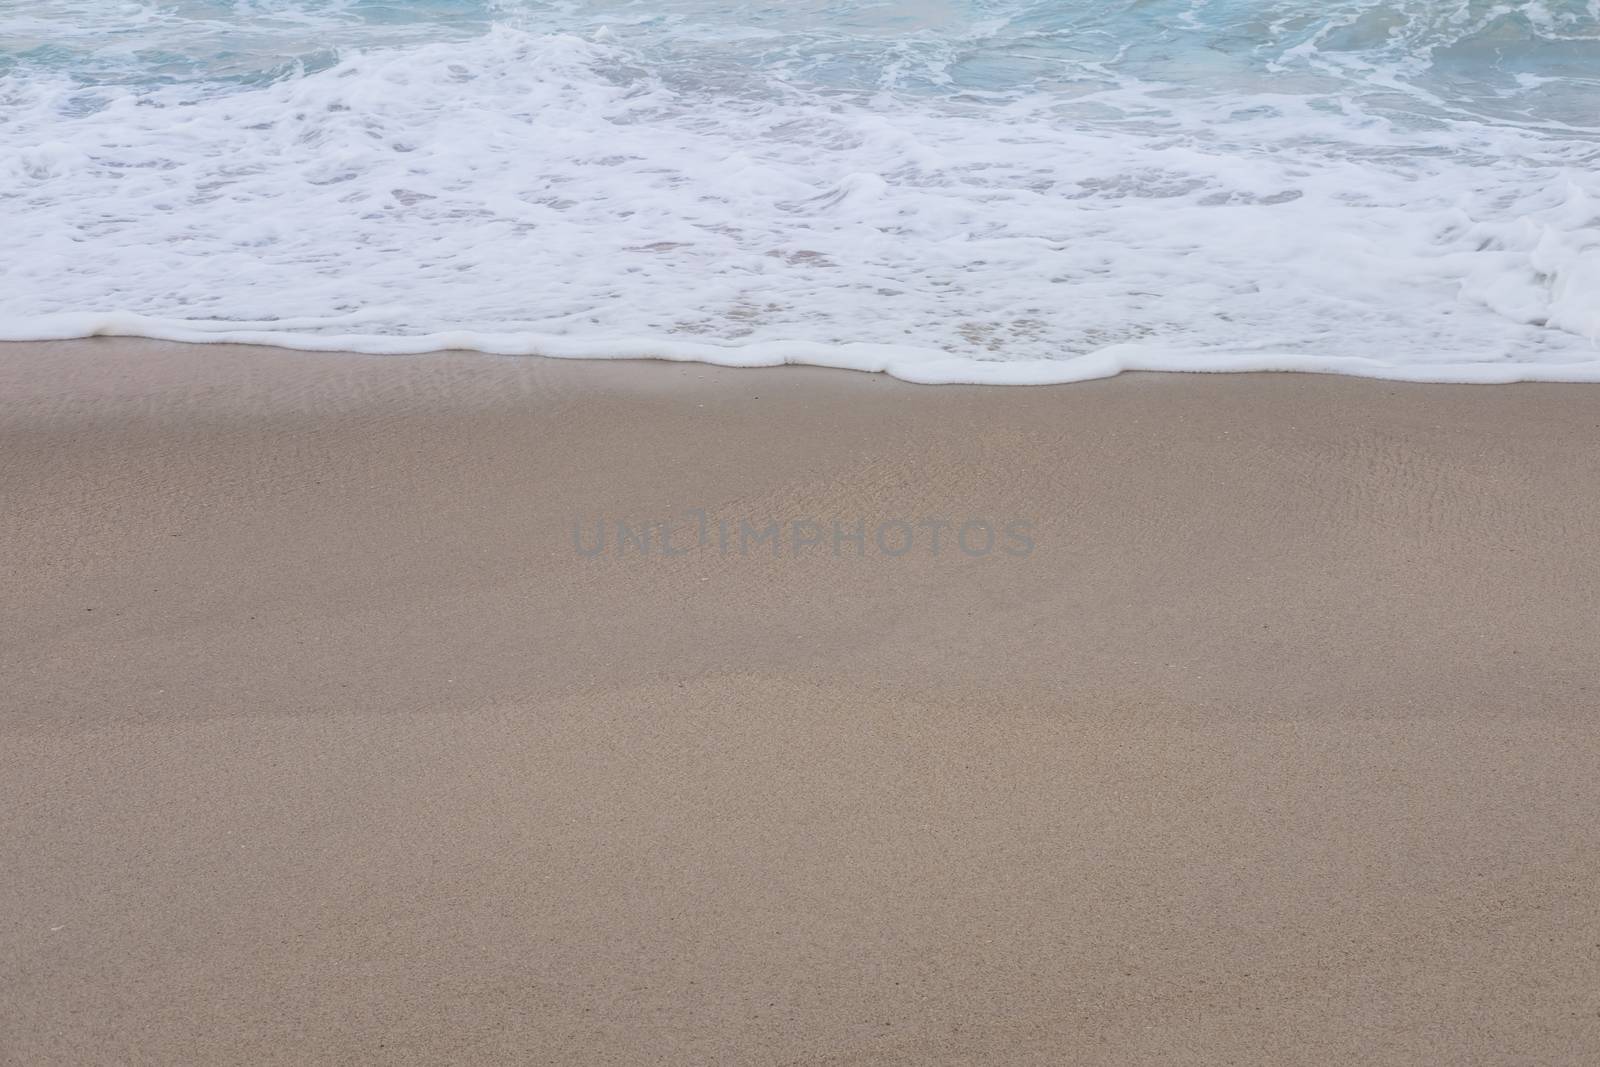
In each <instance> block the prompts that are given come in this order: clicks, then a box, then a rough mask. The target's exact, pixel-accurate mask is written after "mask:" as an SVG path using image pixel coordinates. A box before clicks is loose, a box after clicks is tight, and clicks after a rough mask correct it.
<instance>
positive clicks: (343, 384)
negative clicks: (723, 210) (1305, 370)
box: [0, 340, 1600, 1065]
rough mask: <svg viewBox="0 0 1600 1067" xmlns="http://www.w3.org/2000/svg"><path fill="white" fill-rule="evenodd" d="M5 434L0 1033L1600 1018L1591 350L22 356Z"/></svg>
mask: <svg viewBox="0 0 1600 1067" xmlns="http://www.w3.org/2000/svg"><path fill="white" fill-rule="evenodd" d="M0 455H3V456H4V463H3V465H0V495H3V499H4V503H5V506H4V508H3V509H0V572H3V580H4V586H5V589H6V591H7V592H6V596H5V597H4V599H3V600H0V700H3V713H0V958H3V959H4V960H5V961H6V965H5V966H4V967H3V968H0V1061H4V1062H6V1063H15V1064H29V1065H40V1064H85V1063H112V1062H119V1063H167V1064H172V1063H270V1062H283V1063H290V1062H294V1063H305V1062H322V1063H335V1062H338V1063H368V1062H371V1063H378V1062H383V1063H417V1064H424V1063H426V1064H435V1063H446V1062H452V1063H469V1062H472V1063H482V1062H507V1063H511V1062H516V1063H562V1064H567V1063H661V1062H668V1063H713V1062H714V1063H738V1064H764V1063H772V1064H845V1063H849V1064H890V1063H906V1064H911V1063H972V1064H978V1063H1007V1064H1023V1063H1041V1064H1043V1063H1085V1064H1088V1063H1096V1064H1130V1063H1157V1062H1179V1063H1219V1064H1220V1063H1233V1064H1290V1063H1307V1064H1326V1063H1384V1064H1417V1063H1454V1064H1468V1063H1481V1064H1504V1063H1540V1064H1584V1063H1594V1062H1597V1061H1600V909H1597V908H1596V906H1595V901H1596V886H1600V819H1597V818H1596V815H1597V813H1600V775H1597V774H1596V768H1597V767H1600V722H1597V719H1596V714H1595V708H1596V704H1597V700H1600V656H1597V654H1596V652H1597V649H1600V553H1597V552H1596V550H1595V546H1596V545H1597V543H1600V542H1597V537H1600V493H1597V492H1596V490H1597V488H1600V387H1585V386H1572V385H1551V386H1541V385H1520V386H1504V387H1471V386H1419V385H1396V384H1388V383H1384V382H1378V381H1364V380H1355V379H1341V378H1334V377H1321V376H1310V375H1276V376H1272V375H1241V376H1221V375H1218V376H1198V375H1197V376H1178V375H1126V376H1123V377H1120V378H1117V379H1112V380H1106V381H1099V382H1090V383H1085V384H1081V385H1074V386H1064V387H1040V388H1030V389H1001V388H990V389H982V388H972V387H940V388H929V387H918V386H912V385H907V384H904V383H901V382H897V381H893V380H890V379H886V378H884V377H881V376H872V375H864V374H852V373H846V372H833V371H827V370H819V369H814V368H781V369H773V370H761V371H737V370H728V369H721V368H714V367H708V366H702V365H692V364H667V363H636V362H625V363H624V362H617V363H608V362H566V361H552V360H544V359H536V358H526V359H511V358H491V357H484V356H476V355H467V354H445V355H437V356H425V357H389V358H385V357H372V356H356V355H317V354H307V353H294V352H286V351H275V350H267V349H249V348H238V347H228V346H210V347H183V346H176V345H169V344H160V343H155V342H143V341H132V340H100V341H93V342H70V343H57V344H32V343H29V344H11V345H0ZM774 523H775V524H777V525H776V529H777V533H776V535H775V536H771V537H766V538H763V537H762V536H761V535H762V534H764V533H765V532H767V531H768V530H769V528H770V527H771V526H772V524H774ZM619 524H620V527H621V528H624V530H623V531H622V532H620V534H619ZM1008 527H1009V529H1010V532H1011V534H1012V536H1011V537H1010V538H1009V539H1008V537H1007V533H1006V531H1007V528H1008ZM747 529H748V531H750V532H749V533H746V530H747ZM985 530H987V531H988V536H987V537H986V535H985ZM858 533H859V538H858V537H857V534H858ZM935 534H937V535H938V536H939V537H940V538H941V540H940V542H939V544H938V547H937V548H936V547H935V545H934V543H933V542H934V536H935ZM902 546H904V547H902ZM980 548H982V549H983V551H978V549H980Z"/></svg>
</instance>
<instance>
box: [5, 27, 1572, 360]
mask: <svg viewBox="0 0 1600 1067" xmlns="http://www.w3.org/2000/svg"><path fill="white" fill-rule="evenodd" d="M624 36H625V35H622V34H615V33H614V34H608V35H606V37H605V39H602V40H600V41H595V40H589V39H583V38H580V37H577V36H574V35H570V34H552V33H538V32H532V31H528V30H520V29H514V28H510V27H508V26H504V25H501V26H496V27H494V28H493V29H491V30H489V31H488V32H487V33H484V34H481V35H478V36H475V37H471V38H468V39H464V40H456V41H448V42H439V43H433V44H427V45H422V46H413V45H397V46H391V47H386V48H382V49H374V50H372V51H370V52H366V53H358V54H353V55H349V56H347V57H346V58H344V59H343V60H341V61H339V62H337V63H336V64H335V65H334V66H332V67H330V68H329V69H326V70H322V71H319V72H315V73H308V74H305V75H303V76H296V77H288V78H282V79H280V80H276V81H273V82H270V83H267V84H263V85H259V86H255V87H249V88H245V89H237V90H230V91H220V90H218V89H217V88H216V87H215V86H210V85H192V84H177V85H172V86H167V87H164V88H149V87H144V88H138V89H134V88H129V87H124V86H120V85H115V84H112V85H104V86H100V87H92V88H85V87H84V86H83V85H81V84H78V83H76V82H73V81H71V80H69V79H68V78H66V77H64V76H62V77H49V76H46V75H44V74H39V73H29V74H28V75H26V76H23V75H20V74H19V75H11V76H7V77H5V78H3V79H0V220H3V226H4V232H5V234H6V245H7V254H6V255H5V256H3V257H0V338H5V339H41V338H56V337H76V336H90V335H95V334H113V333H115V334H136V335H141V336H151V337H160V338H168V339H173V340H203V341H241V342H251V343H268V344H279V345H288V346H293V347H302V348H317V349H323V348H327V349H355V350H360V351H370V352H411V351H422V350H428V349H437V348H446V347H449V348H470V349H481V350H484V351H488V352H500V353H541V354H546V355H554V356H582V357H632V356H648V357H656V358H666V359H693V360H704V361H708V362H716V363H727V364H733V365H768V364H774V363H786V362H787V363H814V364H822V365H829V366H844V367H854V368H859V369H865V370H878V371H887V372H889V373H891V374H894V375H896V376H898V377H903V378H907V379H911V380H916V381H929V382H946V381H973V382H996V383H1028V382H1053V381H1071V380H1077V379H1082V378H1090V377H1099V376H1103V375H1106V374H1113V373H1116V372H1117V371H1119V370H1125V369H1159V370H1322V371H1330V372H1336V373H1350V374H1360V375H1367V376H1373V377H1385V378H1396V379H1407V380H1438V381H1485V382H1489V381H1496V382H1498V381H1518V380H1600V345H1597V341H1600V176H1597V173H1596V167H1595V163H1596V160H1597V158H1600V151H1597V149H1596V145H1595V140H1594V137H1593V136H1592V132H1586V131H1577V132H1567V133H1564V132H1562V131H1560V130H1554V131H1552V130H1550V129H1545V128H1536V127H1524V126H1515V125H1510V124H1502V123H1496V122H1488V121H1464V120H1463V121H1435V122H1404V121H1399V120H1396V119H1395V118H1393V117H1390V116H1385V115H1383V114H1380V113H1378V112H1376V111H1375V110H1374V109H1373V108H1371V107H1369V106H1367V105H1366V104H1364V103H1363V102H1361V101H1358V100H1355V99H1351V98H1341V97H1339V96H1337V95H1332V96H1329V95H1311V94H1308V95H1287V94H1285V93H1281V92H1268V91H1266V90H1265V89H1255V90H1249V91H1246V90H1239V91H1234V92H1230V93H1227V94H1211V95H1199V94H1192V93H1183V92H1179V91H1171V90H1167V89H1164V88H1163V87H1162V86H1159V85H1154V86H1153V85H1151V84H1148V83H1138V82H1136V81H1134V80H1131V79H1124V80H1121V81H1108V82H1106V83H1105V84H1103V85H1101V86H1099V87H1096V88H1093V89H1092V90H1085V91H1081V92H1074V93H1070V94H1069V93H1043V92H1040V93H1034V94H1025V95H1019V94H1013V95H1011V96H1009V97H1006V98H1003V99H1002V98H999V97H995V98H988V99H986V98H983V97H982V96H981V95H970V94H969V95H966V96H964V95H962V94H959V93H957V94H946V95H942V96H929V95H915V94H907V93H899V92H891V91H883V92H877V93H871V94H845V93H835V92H826V91H821V90H818V89H816V88H814V87H806V86H804V85H800V84H796V83H794V82H791V81H785V80H784V79H783V78H781V77H779V76H778V75H776V74H775V75H773V76H772V77H770V78H769V79H767V80H766V81H764V82H761V83H760V84H759V89H760V91H759V92H756V91H753V89H752V84H754V83H752V82H750V81H748V80H746V81H744V82H738V83H730V84H728V85H724V86H721V87H719V86H718V84H717V83H716V79H715V78H708V79H707V84H705V85H702V86H690V85H686V84H684V83H683V82H682V80H681V79H679V78H676V77H669V76H667V75H666V74H664V73H662V72H660V71H656V70H653V69H652V67H651V65H650V62H649V60H648V57H647V56H645V55H643V54H641V53H640V52H639V51H638V50H636V49H635V48H633V47H632V46H630V45H629V44H627V43H626V41H625V40H624V39H623V38H624Z"/></svg>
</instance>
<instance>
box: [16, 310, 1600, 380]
mask: <svg viewBox="0 0 1600 1067" xmlns="http://www.w3.org/2000/svg"><path fill="white" fill-rule="evenodd" d="M1566 332H1571V333H1573V334H1574V335H1576V336H1580V337H1581V336H1583V335H1582V334H1578V333H1576V331H1563V333H1566ZM35 338H42V339H35ZM1588 340H1589V342H1590V345H1591V348H1592V354H1593V358H1592V359H1588V360H1574V361H1568V362H1524V361H1518V360H1473V361H1468V362H1464V363H1452V362H1448V361H1443V360H1441V361H1438V362H1424V363H1394V362H1391V361H1389V360H1382V359H1369V358H1364V357H1355V356H1327V355H1320V356H1319V355H1312V354H1307V353H1299V352H1227V351H1211V350H1193V349H1183V348H1172V349H1162V348H1159V347H1156V346H1149V345H1142V344H1138V343H1129V344H1121V345H1110V346H1107V347H1105V348H1102V349H1099V350H1097V351H1095V352H1089V353H1084V354H1081V355H1078V356H1075V357H1073V358H1071V359H1064V360H1058V359H1027V360H984V359H977V358H972V357H967V356H953V355H951V354H949V353H948V352H945V351H943V350H940V349H929V348H921V347H918V346H915V345H888V344H878V343H868V342H850V343H844V344H821V343H816V342H809V341H771V342H758V343H740V344H713V343H707V342H700V341H685V340H681V339H678V340H673V339H667V338H664V337H662V338H656V337H630V338H609V339H601V340H584V339H581V338H572V337H564V336H559V335H556V334H532V333H524V334H501V333H481V332H477V331H471V330H450V331H445V332H441V333H430V334H320V333H294V332H292V331H282V330H267V329H253V330H247V329H234V330H223V329H210V328H197V327H196V326H195V325H194V323H193V322H191V321H187V320H181V319H153V318H149V317H147V316H144V315H135V314H131V313H128V312H114V313H72V314H66V315H59V316H46V317H45V318H44V319H42V320H36V321H35V322H34V323H33V324H32V325H31V326H29V327H28V328H27V329H25V330H19V329H17V328H16V327H11V328H10V329H9V330H8V331H7V332H4V333H0V348H4V347H6V346H20V345H40V344H72V343H94V342H96V341H111V342H122V343H131V344H135V345H137V344H141V343H145V344H149V343H154V344H157V345H159V344H181V345H228V346H248V347H256V348H276V349H281V350H284V351H290V352H316V353H324V354H342V355H357V354H360V355H368V356H447V355H462V354H474V355H480V356H510V357H518V358H521V357H529V358H546V359H562V360H585V361H612V360H621V361H628V362H633V361H657V362H664V363H692V364H698V365H701V366H712V367H721V368H728V369H759V368H775V367H786V366H800V367H816V368H820V369H825V370H848V371H857V372H862V373H866V374H883V375H887V376H888V377H890V378H895V379H897V380H899V381H902V382H906V383H908V384H912V385H985V386H994V385H1005V386H1040V385H1076V384H1079V383H1082V382H1090V381H1098V380H1100V379H1103V378H1114V377H1116V376H1118V375H1121V374H1139V373H1158V374H1325V375H1332V376H1339V377H1351V378H1364V379H1369V380H1372V381H1384V382H1406V383H1409V384H1416V385H1519V384H1530V383H1536V382H1537V383H1557V384H1563V385H1575V384H1593V383H1600V337H1589V338H1588Z"/></svg>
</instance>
